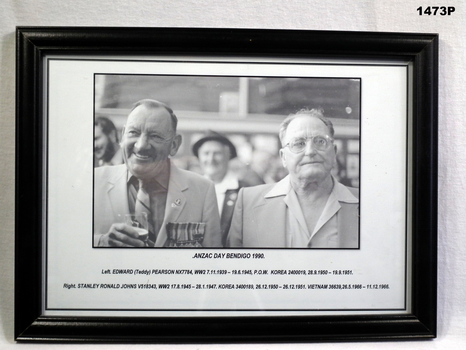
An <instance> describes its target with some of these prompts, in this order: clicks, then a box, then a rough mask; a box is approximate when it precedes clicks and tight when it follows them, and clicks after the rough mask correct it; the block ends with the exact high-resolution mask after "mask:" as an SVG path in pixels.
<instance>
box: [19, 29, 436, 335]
mask: <svg viewBox="0 0 466 350" xmlns="http://www.w3.org/2000/svg"><path fill="white" fill-rule="evenodd" d="M437 74H438V35H436V34H417V33H416V34H414V33H370V32H337V31H301V30H299V31H297V30H255V29H251V30H249V29H247V30H245V29H193V28H87V27H81V28H66V27H19V28H17V80H16V81H17V86H16V89H17V94H16V108H17V116H16V152H17V153H16V154H17V158H16V160H17V161H16V248H15V249H16V269H15V275H16V276H15V277H16V282H15V283H16V284H15V286H16V290H15V317H16V320H15V337H16V340H17V341H49V342H83V341H87V342H134V343H136V342H153V343H232V342H234V343H235V342H236V343H239V342H314V341H359V340H371V339H372V340H376V339H385V340H387V339H400V340H401V339H429V338H435V336H436V287H437V285H436V284H437V275H436V274H437V272H436V271H437V89H438V81H437Z"/></svg>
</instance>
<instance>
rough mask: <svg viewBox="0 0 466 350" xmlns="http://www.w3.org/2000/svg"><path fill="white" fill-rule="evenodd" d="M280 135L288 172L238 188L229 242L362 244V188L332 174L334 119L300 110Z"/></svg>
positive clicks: (306, 245) (315, 245) (253, 244)
mask: <svg viewBox="0 0 466 350" xmlns="http://www.w3.org/2000/svg"><path fill="white" fill-rule="evenodd" d="M279 136H280V141H281V144H282V148H281V150H280V157H281V159H282V162H283V166H284V167H285V168H286V169H287V170H288V172H289V175H288V176H286V177H285V178H284V179H283V180H281V181H280V182H278V183H276V184H267V185H261V186H256V187H250V188H243V189H242V190H241V191H240V193H239V196H238V200H237V203H236V207H235V212H234V214H233V220H232V224H231V228H230V232H229V235H228V240H227V246H230V247H248V248H249V247H257V248H267V247H276V248H359V220H358V217H359V199H358V197H359V194H358V190H357V189H354V188H349V187H346V186H344V185H342V184H340V183H339V182H338V181H337V180H336V179H335V178H334V177H333V176H332V175H331V170H332V168H333V167H334V165H335V163H336V152H337V147H336V146H335V145H334V143H333V141H334V139H333V137H334V128H333V125H332V122H331V121H330V120H329V119H327V118H325V117H324V115H323V113H322V111H321V110H316V109H312V110H301V111H299V112H298V113H296V114H292V115H290V116H288V117H287V118H286V119H285V120H284V121H283V122H282V124H281V125H280V132H279Z"/></svg>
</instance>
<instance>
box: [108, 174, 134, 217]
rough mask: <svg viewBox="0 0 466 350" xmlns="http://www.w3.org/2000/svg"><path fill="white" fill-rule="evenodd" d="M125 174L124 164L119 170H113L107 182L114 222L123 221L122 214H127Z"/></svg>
mask: <svg viewBox="0 0 466 350" xmlns="http://www.w3.org/2000/svg"><path fill="white" fill-rule="evenodd" d="M126 174H127V172H126V166H122V167H121V171H118V172H114V173H113V174H112V176H110V177H109V179H108V182H107V186H108V187H107V193H108V198H109V200H110V203H111V206H112V208H113V215H114V218H115V219H116V221H115V222H124V220H125V218H124V216H125V215H126V214H129V206H128V189H127V185H126Z"/></svg>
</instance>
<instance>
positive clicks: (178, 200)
mask: <svg viewBox="0 0 466 350" xmlns="http://www.w3.org/2000/svg"><path fill="white" fill-rule="evenodd" d="M125 214H129V205H128V190H127V168H126V165H124V164H122V165H116V166H106V167H100V168H96V169H95V178H94V246H97V242H98V240H99V239H100V236H101V235H103V234H105V233H107V232H108V230H109V229H110V226H111V225H112V224H114V223H121V222H124V217H125ZM169 222H205V223H206V231H205V235H204V241H203V246H205V247H221V246H222V244H221V235H220V218H219V215H218V207H217V199H216V197H215V189H214V184H213V183H212V182H211V181H209V180H207V179H205V178H203V177H202V176H200V175H198V174H196V173H193V172H191V171H186V170H182V169H179V168H177V167H176V166H175V165H174V164H173V163H172V164H171V165H170V178H169V183H168V193H167V203H166V206H165V216H164V220H163V224H162V227H161V229H160V232H159V233H158V235H157V240H156V242H155V247H163V246H164V245H165V243H166V241H167V232H166V225H167V223H169Z"/></svg>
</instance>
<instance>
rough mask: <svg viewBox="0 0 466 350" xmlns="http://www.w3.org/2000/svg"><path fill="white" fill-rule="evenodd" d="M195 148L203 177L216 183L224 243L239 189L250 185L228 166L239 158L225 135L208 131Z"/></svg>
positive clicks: (193, 149) (193, 148)
mask: <svg viewBox="0 0 466 350" xmlns="http://www.w3.org/2000/svg"><path fill="white" fill-rule="evenodd" d="M192 151H193V153H194V155H195V156H196V157H197V158H198V159H199V166H200V168H201V171H202V172H203V174H204V176H205V177H206V178H207V179H209V180H211V181H212V182H213V183H214V184H215V193H216V195H217V204H218V211H219V214H220V226H221V233H222V243H223V245H225V243H226V237H227V234H228V231H229V229H230V225H231V218H232V216H233V209H234V208H235V204H236V199H237V198H238V192H239V190H240V189H241V188H242V187H247V186H251V184H249V183H248V182H246V181H244V180H239V179H238V177H237V176H236V175H235V174H234V173H233V172H232V171H231V170H230V169H229V162H230V160H231V159H233V158H236V156H237V153H236V148H235V146H234V145H233V143H232V142H231V141H230V140H229V139H228V138H227V137H226V136H225V135H222V134H220V133H217V132H215V131H211V130H209V131H208V132H207V133H206V135H205V136H203V137H202V138H201V139H199V140H198V141H197V142H196V143H195V144H194V145H193V147H192Z"/></svg>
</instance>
